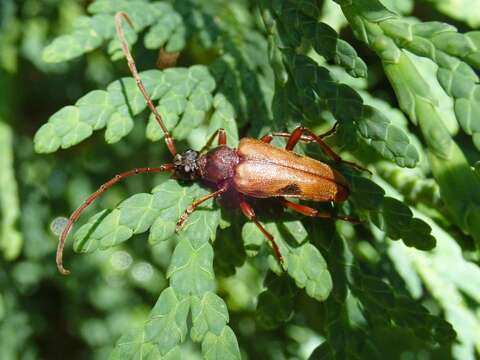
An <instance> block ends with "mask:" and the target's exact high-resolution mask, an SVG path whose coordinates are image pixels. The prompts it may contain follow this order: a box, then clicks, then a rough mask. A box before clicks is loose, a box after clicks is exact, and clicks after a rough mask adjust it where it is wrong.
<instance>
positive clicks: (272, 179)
mask: <svg viewBox="0 0 480 360" xmlns="http://www.w3.org/2000/svg"><path fill="white" fill-rule="evenodd" d="M238 155H239V159H240V162H239V164H238V165H237V167H236V169H235V175H234V177H233V183H234V186H235V188H236V189H237V190H238V191H239V192H241V193H244V194H247V195H251V196H254V197H259V198H266V197H275V196H286V197H296V198H300V199H304V200H313V201H335V202H340V201H344V200H345V199H346V198H347V197H348V195H349V190H348V185H347V182H346V180H345V178H344V177H343V176H342V175H341V174H340V173H338V172H337V171H335V170H334V169H332V168H331V167H330V166H328V165H327V164H324V163H322V162H320V161H318V160H315V159H312V158H309V157H306V156H301V155H298V154H295V153H293V152H291V151H288V150H285V149H280V148H276V147H274V146H272V145H270V144H266V143H264V142H262V141H259V140H255V139H248V138H247V139H242V140H241V141H240V145H239V148H238Z"/></svg>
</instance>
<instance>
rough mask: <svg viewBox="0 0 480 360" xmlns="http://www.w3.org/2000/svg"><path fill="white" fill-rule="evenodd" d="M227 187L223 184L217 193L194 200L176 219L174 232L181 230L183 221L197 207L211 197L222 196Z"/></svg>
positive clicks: (226, 184) (227, 185) (227, 184)
mask: <svg viewBox="0 0 480 360" xmlns="http://www.w3.org/2000/svg"><path fill="white" fill-rule="evenodd" d="M229 186H230V184H229V183H225V184H223V186H222V187H221V188H220V189H218V190H217V191H214V192H212V193H210V194H207V195H205V196H203V197H201V198H200V199H197V200H195V201H194V202H193V203H192V204H191V205H190V206H189V207H188V208H186V209H185V211H184V212H183V214H182V215H181V216H180V217H179V218H178V220H177V225H176V227H175V231H176V232H179V231H180V230H182V227H183V225H185V221H187V219H188V217H189V216H190V214H191V213H193V212H194V211H195V209H196V208H197V207H198V206H200V205H201V204H203V203H204V202H205V201H207V200H208V199H211V198H213V197H217V196H219V195H222V194H223V193H224V192H226V191H227V190H228V188H229Z"/></svg>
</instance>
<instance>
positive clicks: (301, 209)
mask: <svg viewBox="0 0 480 360" xmlns="http://www.w3.org/2000/svg"><path fill="white" fill-rule="evenodd" d="M281 202H282V204H283V206H285V207H286V208H289V209H292V210H293V211H296V212H298V213H300V214H302V215H305V216H309V217H318V218H323V219H335V220H343V221H347V222H350V223H352V224H360V223H361V222H360V220H358V219H356V218H354V217H351V216H343V215H334V214H331V213H329V212H322V211H318V210H317V209H314V208H312V207H309V206H305V205H300V204H297V203H294V202H292V201H289V200H287V199H284V198H282V199H281Z"/></svg>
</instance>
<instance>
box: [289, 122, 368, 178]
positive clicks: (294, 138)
mask: <svg viewBox="0 0 480 360" xmlns="http://www.w3.org/2000/svg"><path fill="white" fill-rule="evenodd" d="M335 127H336V125H335V126H334V127H333V129H331V130H329V131H327V133H326V134H331V133H332V131H333V132H334V131H335ZM304 134H306V135H308V136H310V137H312V138H313V140H314V141H315V142H317V143H318V145H320V148H321V149H322V151H323V152H324V153H325V154H326V155H327V156H328V157H329V158H330V159H332V160H333V161H335V162H338V163H344V164H347V165H350V166H351V167H354V168H355V169H357V170H360V171H366V172H369V173H370V174H371V172H370V171H369V170H368V169H365V168H364V167H362V166H360V165H357V164H355V163H354V162H351V161H346V160H343V159H342V158H341V157H340V156H339V155H338V154H337V153H336V152H335V151H333V150H332V148H331V147H330V146H328V145H327V143H326V142H325V141H323V139H322V136H318V135H315V133H314V132H313V131H312V130H310V129H308V128H305V127H303V126H299V127H298V128H296V129H295V130H294V131H293V132H292V135H291V136H290V138H289V139H288V143H287V146H286V147H285V149H287V150H292V149H293V147H294V146H295V145H296V144H297V143H298V141H299V140H300V139H301V136H302V135H304ZM324 135H325V134H324Z"/></svg>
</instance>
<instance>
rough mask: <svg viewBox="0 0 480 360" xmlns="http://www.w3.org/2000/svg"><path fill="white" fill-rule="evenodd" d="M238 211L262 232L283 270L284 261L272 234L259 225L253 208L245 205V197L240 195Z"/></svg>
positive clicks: (247, 204)
mask: <svg viewBox="0 0 480 360" xmlns="http://www.w3.org/2000/svg"><path fill="white" fill-rule="evenodd" d="M240 209H241V210H242V212H243V214H244V215H245V216H246V217H247V219H248V220H250V221H253V223H254V224H255V225H256V226H257V227H258V229H259V230H260V231H261V232H262V234H263V235H264V236H265V237H266V238H267V239H268V241H269V242H270V245H271V246H272V249H273V253H274V254H275V257H276V258H277V261H278V263H279V264H280V266H281V267H282V268H283V263H284V261H283V256H282V254H281V253H280V248H279V247H278V245H277V243H276V242H275V239H274V238H273V236H272V234H270V233H269V232H268V231H267V230H266V229H265V228H264V227H263V226H262V224H260V222H259V221H258V220H257V217H256V215H255V211H253V208H252V207H251V206H250V204H249V203H247V201H246V200H245V197H244V196H243V195H242V194H240Z"/></svg>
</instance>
